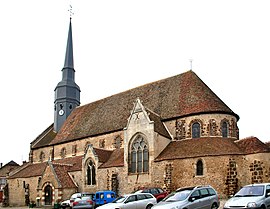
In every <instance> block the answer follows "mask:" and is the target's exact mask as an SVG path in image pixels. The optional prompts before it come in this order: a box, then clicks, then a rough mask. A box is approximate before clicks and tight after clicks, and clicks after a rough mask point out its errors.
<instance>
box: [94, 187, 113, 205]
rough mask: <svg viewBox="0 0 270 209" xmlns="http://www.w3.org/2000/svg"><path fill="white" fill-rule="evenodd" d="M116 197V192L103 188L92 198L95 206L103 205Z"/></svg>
mask: <svg viewBox="0 0 270 209" xmlns="http://www.w3.org/2000/svg"><path fill="white" fill-rule="evenodd" d="M115 198H116V193H115V192H114V191H110V190H105V191H97V192H96V193H95V196H94V198H93V200H94V205H95V207H98V206H100V205H104V204H107V203H110V202H112V201H114V200H115Z"/></svg>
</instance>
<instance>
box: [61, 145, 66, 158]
mask: <svg viewBox="0 0 270 209" xmlns="http://www.w3.org/2000/svg"><path fill="white" fill-rule="evenodd" d="M66 154H67V151H66V148H65V147H63V148H62V149H61V151H60V156H61V158H65V157H66Z"/></svg>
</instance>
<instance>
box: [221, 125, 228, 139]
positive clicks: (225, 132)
mask: <svg viewBox="0 0 270 209" xmlns="http://www.w3.org/2000/svg"><path fill="white" fill-rule="evenodd" d="M221 129H222V137H226V138H227V137H228V123H227V122H226V121H223V122H222V127H221Z"/></svg>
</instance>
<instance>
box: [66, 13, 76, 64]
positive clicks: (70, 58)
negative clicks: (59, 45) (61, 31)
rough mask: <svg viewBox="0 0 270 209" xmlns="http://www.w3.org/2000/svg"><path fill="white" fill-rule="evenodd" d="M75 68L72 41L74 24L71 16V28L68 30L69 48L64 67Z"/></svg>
mask: <svg viewBox="0 0 270 209" xmlns="http://www.w3.org/2000/svg"><path fill="white" fill-rule="evenodd" d="M66 67H67V68H72V69H73V68H74V66H73V43H72V26H71V18H70V22H69V30H68V40H67V49H66V58H65V64H64V68H66Z"/></svg>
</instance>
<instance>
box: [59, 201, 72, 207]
mask: <svg viewBox="0 0 270 209" xmlns="http://www.w3.org/2000/svg"><path fill="white" fill-rule="evenodd" d="M60 207H61V208H62V209H66V208H70V200H64V201H62V202H61V203H60Z"/></svg>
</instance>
